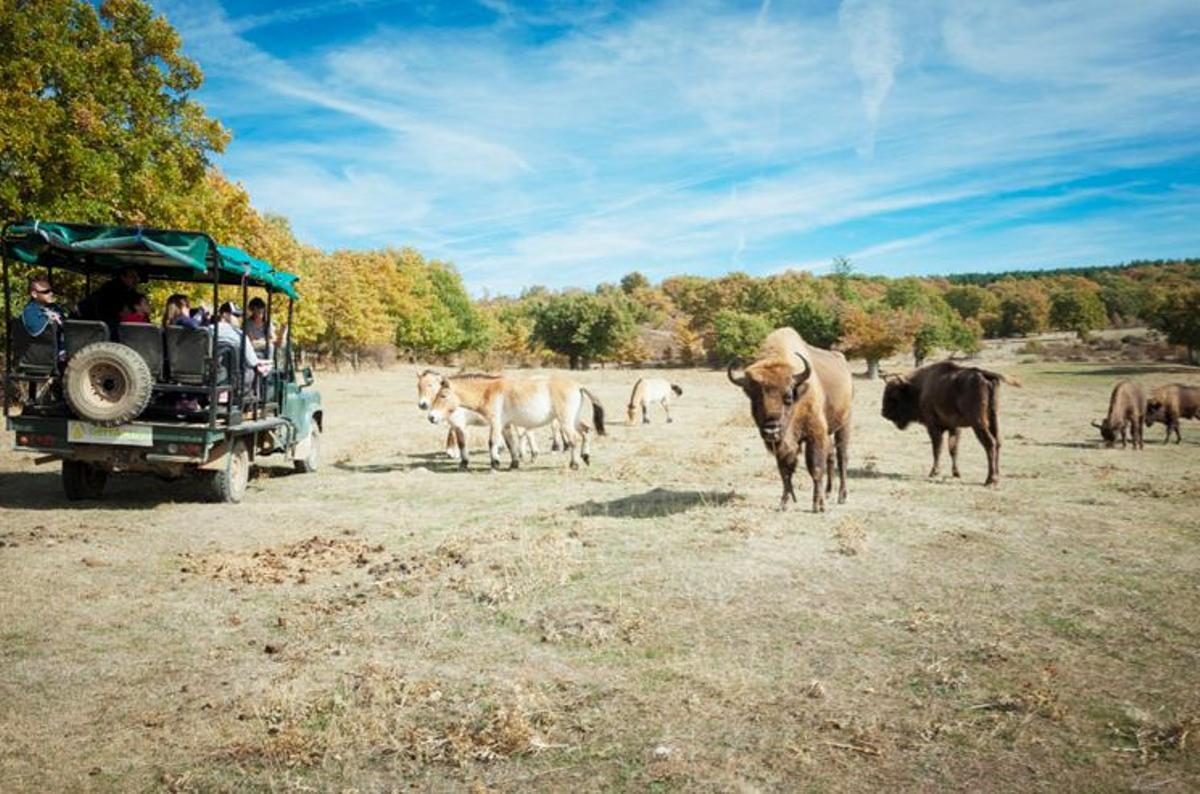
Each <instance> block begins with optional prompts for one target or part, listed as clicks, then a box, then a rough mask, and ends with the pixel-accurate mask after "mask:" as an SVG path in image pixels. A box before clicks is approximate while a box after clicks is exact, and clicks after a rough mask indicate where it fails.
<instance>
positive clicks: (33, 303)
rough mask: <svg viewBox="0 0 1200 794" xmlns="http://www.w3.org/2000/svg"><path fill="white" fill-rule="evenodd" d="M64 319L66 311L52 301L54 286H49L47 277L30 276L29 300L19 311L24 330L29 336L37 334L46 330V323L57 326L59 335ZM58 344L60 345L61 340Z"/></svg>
mask: <svg viewBox="0 0 1200 794" xmlns="http://www.w3.org/2000/svg"><path fill="white" fill-rule="evenodd" d="M65 319H67V312H66V310H64V309H63V308H62V307H61V306H59V305H58V304H57V303H55V302H54V288H53V287H51V286H50V281H49V279H47V278H46V277H45V276H33V277H32V278H30V279H29V302H28V303H26V304H25V308H24V309H23V310H22V311H21V322H22V323H24V325H25V330H26V332H28V334H29V335H30V336H37V335H38V334H40V333H42V331H45V330H46V326H47V325H50V324H53V325H55V326H57V327H58V329H59V331H58V333H59V336H61V335H62V324H63V320H65ZM59 346H60V347H61V340H60V345H59Z"/></svg>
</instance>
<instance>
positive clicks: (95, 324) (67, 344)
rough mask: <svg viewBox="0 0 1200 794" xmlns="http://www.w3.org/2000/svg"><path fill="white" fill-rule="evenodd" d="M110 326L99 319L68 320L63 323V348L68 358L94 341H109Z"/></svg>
mask: <svg viewBox="0 0 1200 794" xmlns="http://www.w3.org/2000/svg"><path fill="white" fill-rule="evenodd" d="M108 340H109V336H108V326H107V325H105V324H104V323H102V322H100V321H99V320H67V321H66V322H64V323H63V349H64V350H66V351H67V358H70V357H71V356H73V355H75V354H76V353H78V352H79V351H80V350H82V349H83V348H84V347H86V346H87V345H90V344H91V343H92V342H107V341H108Z"/></svg>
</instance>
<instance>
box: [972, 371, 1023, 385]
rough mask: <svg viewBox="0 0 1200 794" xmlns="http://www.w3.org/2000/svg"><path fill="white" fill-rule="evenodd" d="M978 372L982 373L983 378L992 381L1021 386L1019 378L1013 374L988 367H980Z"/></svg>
mask: <svg viewBox="0 0 1200 794" xmlns="http://www.w3.org/2000/svg"><path fill="white" fill-rule="evenodd" d="M979 372H981V373H983V376H984V377H985V378H987V379H988V380H990V381H993V382H997V381H998V382H1000V383H1007V384H1008V385H1009V386H1016V387H1017V388H1018V389H1019V388H1021V386H1022V384H1021V380H1020V378H1017V377H1015V376H1013V375H1005V374H1004V373H1003V372H992V371H991V370H990V369H981V370H979Z"/></svg>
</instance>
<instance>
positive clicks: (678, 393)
mask: <svg viewBox="0 0 1200 794" xmlns="http://www.w3.org/2000/svg"><path fill="white" fill-rule="evenodd" d="M671 391H673V392H675V396H676V397H682V396H683V387H682V386H680V385H679V384H678V383H672V384H671Z"/></svg>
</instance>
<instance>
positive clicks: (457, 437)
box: [417, 369, 557, 459]
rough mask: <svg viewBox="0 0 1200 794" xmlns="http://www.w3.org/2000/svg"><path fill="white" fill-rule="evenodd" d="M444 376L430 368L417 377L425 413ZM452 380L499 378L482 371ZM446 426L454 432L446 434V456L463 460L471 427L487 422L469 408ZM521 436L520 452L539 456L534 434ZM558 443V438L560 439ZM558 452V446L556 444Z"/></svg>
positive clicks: (454, 414) (420, 404) (419, 400)
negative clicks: (461, 452)
mask: <svg viewBox="0 0 1200 794" xmlns="http://www.w3.org/2000/svg"><path fill="white" fill-rule="evenodd" d="M442 377H443V376H442V375H441V374H439V373H437V372H434V371H433V370H431V369H427V370H425V371H424V372H422V373H421V374H420V375H418V376H417V407H418V408H420V409H421V410H422V411H428V410H429V407H430V406H431V405H433V398H434V397H435V396H437V392H438V389H439V388H441V386H442ZM445 377H448V378H450V379H452V380H472V379H474V380H481V379H484V380H494V379H496V378H497V377H499V376H498V375H488V374H484V373H481V372H463V373H459V374H457V375H447V376H445ZM446 424H448V425H450V429H449V430H448V431H447V432H446V457H448V458H451V459H455V458H458V457H460V453H459V449H460V448H462V447H464V446H466V443H467V427H468V426H474V427H487V426H488V423H487V421H486V420H485V419H484V418H483V417H482V416H480V415H479V414H477V413H475V412H474V411H469V410H467V409H465V408H460V409H459V410H457V411H453V412H452V413H451V414H450V415H449V416H448V417H447V418H446ZM518 435H519V436H520V440H521V448H520V449H519V450H518V451H519V452H521V453H524V452H525V449H528V451H529V455H530V457H531V458H536V457H537V456H538V448H537V442H536V441H535V440H534V438H533V436H532V435H531V434H528V433H526V432H525V431H524V430H520V431H519V433H518ZM556 441H557V439H556ZM555 448H556V449H557V444H556V445H555Z"/></svg>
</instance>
